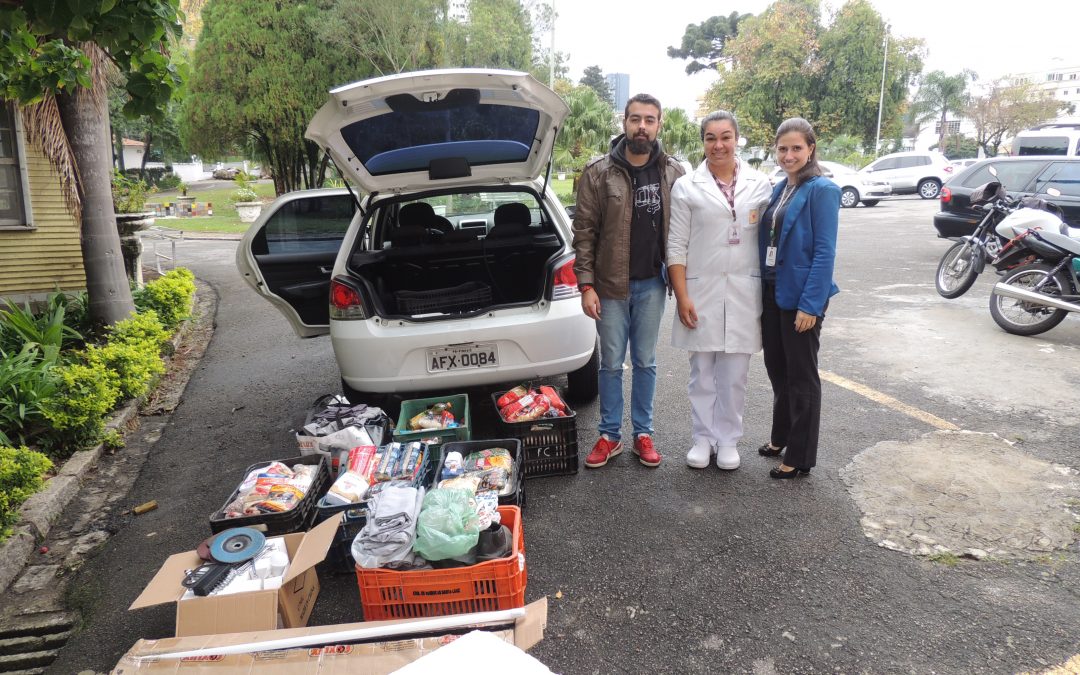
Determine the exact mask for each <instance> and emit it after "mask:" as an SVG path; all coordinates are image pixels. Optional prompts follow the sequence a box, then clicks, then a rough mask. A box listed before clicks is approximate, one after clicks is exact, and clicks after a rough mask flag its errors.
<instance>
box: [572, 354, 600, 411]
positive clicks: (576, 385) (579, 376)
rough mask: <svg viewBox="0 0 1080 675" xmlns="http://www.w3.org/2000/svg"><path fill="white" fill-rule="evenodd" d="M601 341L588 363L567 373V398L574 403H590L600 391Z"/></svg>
mask: <svg viewBox="0 0 1080 675" xmlns="http://www.w3.org/2000/svg"><path fill="white" fill-rule="evenodd" d="M599 376H600V342H599V341H597V343H596V346H595V347H593V353H592V357H591V358H590V359H589V361H588V363H586V364H585V365H583V366H582V367H580V368H578V369H577V370H575V371H574V372H572V373H567V375H566V398H567V399H569V400H571V401H573V402H574V403H589V402H591V401H593V400H595V399H596V397H597V396H598V395H599V393H600V381H599V380H598V379H597V378H598V377H599Z"/></svg>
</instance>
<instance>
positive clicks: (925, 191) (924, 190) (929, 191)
mask: <svg viewBox="0 0 1080 675" xmlns="http://www.w3.org/2000/svg"><path fill="white" fill-rule="evenodd" d="M918 191H919V196H920V197H922V198H923V199H937V196H938V195H939V194H941V181H939V180H937V179H936V178H927V179H925V180H923V181H920V182H919V190H918Z"/></svg>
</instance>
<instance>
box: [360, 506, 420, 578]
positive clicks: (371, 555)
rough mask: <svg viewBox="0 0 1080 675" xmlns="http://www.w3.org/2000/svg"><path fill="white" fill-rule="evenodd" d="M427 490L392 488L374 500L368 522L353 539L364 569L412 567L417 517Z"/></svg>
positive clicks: (369, 511)
mask: <svg viewBox="0 0 1080 675" xmlns="http://www.w3.org/2000/svg"><path fill="white" fill-rule="evenodd" d="M423 501H424V488H415V487H390V488H387V489H385V490H383V491H381V492H379V493H378V494H376V495H374V496H373V497H372V498H371V501H370V502H369V503H368V520H367V523H366V524H365V525H364V528H363V529H362V530H360V532H359V533H357V535H356V538H355V539H353V544H352V554H353V559H354V560H356V564H357V565H360V566H361V567H367V568H372V567H388V566H395V565H398V564H400V565H403V566H406V567H407V566H410V565H413V564H415V561H414V560H413V553H412V545H413V539H414V538H415V537H416V518H417V516H418V515H419V513H420V506H421V505H422V504H423Z"/></svg>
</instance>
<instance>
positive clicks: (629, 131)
mask: <svg viewBox="0 0 1080 675" xmlns="http://www.w3.org/2000/svg"><path fill="white" fill-rule="evenodd" d="M661 114H662V111H661V108H660V101H658V100H656V99H655V98H654V97H652V96H649V95H648V94H638V95H636V96H634V97H633V98H631V99H630V100H629V101H628V102H627V104H626V110H625V113H624V119H623V132H624V133H623V134H622V135H621V136H619V137H617V138H616V139H615V140H614V141H612V147H611V152H610V153H609V154H607V155H605V156H604V157H602V158H600V159H598V160H595V161H593V162H591V163H590V164H589V165H588V166H586V167H585V171H584V172H583V173H582V175H581V179H580V180H579V181H578V192H577V209H576V211H575V214H574V249H575V250H576V252H577V259H576V261H575V263H574V273H575V274H577V278H578V286H579V288H580V290H581V308H582V309H583V310H584V311H585V314H587V315H588V316H590V317H592V318H593V319H595V320H596V331H597V334H598V335H599V337H600V374H599V378H600V379H599V389H600V428H599V432H600V438H599V439H598V440H597V441H596V445H595V446H593V449H592V452H590V453H589V456H588V457H587V458H586V459H585V466H587V467H589V468H597V467H601V466H604V465H605V464H607V462H608V460H609V459H611V458H612V457H614V456H615V455H618V454H619V453H620V452H622V447H623V446H622V433H621V427H622V417H623V384H622V374H623V361H624V360H625V359H626V350H627V346H628V345H629V348H630V361H631V363H632V364H633V376H632V381H631V386H630V420H631V422H632V423H633V434H634V435H633V438H634V453H635V454H637V455H638V458H639V459H640V460H641V463H642V464H644V465H645V466H659V464H660V454H659V453H658V452H657V451H656V448H655V447H654V445H653V440H652V436H653V394H654V393H655V392H656V341H657V336H658V335H659V332H660V319H661V317H662V316H663V314H664V294H665V290H666V287H667V281H666V274H665V272H664V264H663V261H664V244H665V242H666V241H667V231H668V213H669V207H670V205H671V200H670V197H671V185H672V183H674V182H675V179H677V178H678V177H679V176H681V175H683V167H682V166H681V165H680V164H679V162H678V161H676V160H675V158H673V157H671V156H669V155H667V154H666V153H665V152H664V150H663V148H662V147H661V145H660V142H659V141H658V140H657V139H656V137H657V134H658V133H659V132H660V123H661Z"/></svg>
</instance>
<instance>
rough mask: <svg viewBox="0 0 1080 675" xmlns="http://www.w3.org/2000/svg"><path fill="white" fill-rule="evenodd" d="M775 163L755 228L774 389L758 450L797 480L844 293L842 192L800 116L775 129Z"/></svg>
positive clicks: (776, 472) (806, 469) (804, 465)
mask: <svg viewBox="0 0 1080 675" xmlns="http://www.w3.org/2000/svg"><path fill="white" fill-rule="evenodd" d="M776 161H777V162H778V163H779V164H780V166H781V168H783V170H784V173H786V174H787V176H786V177H785V178H784V180H782V181H780V183H779V184H777V185H776V187H775V188H774V189H773V193H772V199H771V200H770V201H769V206H768V208H767V209H766V210H765V215H764V216H763V218H762V221H761V227H759V228H758V232H759V236H758V249H759V254H760V256H761V281H762V314H761V338H762V346H763V347H764V350H765V370H766V371H767V372H768V374H769V381H770V382H771V383H772V388H773V419H772V431H771V432H770V437H769V442H768V443H766V444H765V445H762V446H761V447H760V448H759V449H758V452H759V453H761V454H762V455H765V456H766V457H778V456H779V455H780V454H781V453H783V454H784V460H783V463H782V464H780V466H779V467H777V468H775V469H773V470H771V471H770V472H769V475H770V476H772V477H773V478H795V477H796V476H801V475H806V474H809V473H810V469H811V468H812V467H813V466H814V465H815V464H817V445H818V428H819V426H820V420H821V380H820V378H819V377H818V347H819V344H820V336H821V323H822V321H824V319H825V309H826V308H827V307H828V305H829V298H830V297H832V296H833V295H835V294H836V293H838V292H839V290H840V289H838V288H837V287H836V284H835V283H833V278H832V275H833V261H834V260H835V258H836V230H837V223H838V221H839V217H840V188H839V187H837V185H836V184H835V183H833V182H832V181H830V180H828V179H827V178H824V177H822V175H821V169H820V168H819V167H818V163H817V139H816V136H815V135H814V129H813V127H811V126H810V123H809V122H807V121H806V120H804V119H802V118H801V117H793V118H791V119H788V120H785V121H784V122H783V124H781V125H780V127H779V128H778V129H777V130H776ZM785 448H786V451H785Z"/></svg>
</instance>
